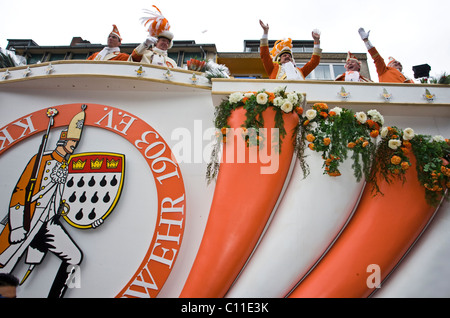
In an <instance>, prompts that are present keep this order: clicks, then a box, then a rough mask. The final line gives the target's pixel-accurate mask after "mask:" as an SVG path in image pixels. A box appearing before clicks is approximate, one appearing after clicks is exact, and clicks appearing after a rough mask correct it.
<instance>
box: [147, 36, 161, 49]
mask: <svg viewBox="0 0 450 318" xmlns="http://www.w3.org/2000/svg"><path fill="white" fill-rule="evenodd" d="M157 41H158V39H157V38H155V37H153V36H150V35H149V36H148V37H147V38H146V39H145V41H144V44H145V46H147V47H149V46H151V45H153V44H155V43H156V42H157Z"/></svg>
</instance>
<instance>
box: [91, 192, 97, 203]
mask: <svg viewBox="0 0 450 318" xmlns="http://www.w3.org/2000/svg"><path fill="white" fill-rule="evenodd" d="M97 201H98V196H97V191H95V193H94V195H93V196H92V198H91V202H92V203H97Z"/></svg>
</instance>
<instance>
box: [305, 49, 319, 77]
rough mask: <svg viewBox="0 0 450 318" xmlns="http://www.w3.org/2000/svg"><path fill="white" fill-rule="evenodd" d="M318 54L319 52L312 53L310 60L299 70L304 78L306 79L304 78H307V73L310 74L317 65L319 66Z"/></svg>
mask: <svg viewBox="0 0 450 318" xmlns="http://www.w3.org/2000/svg"><path fill="white" fill-rule="evenodd" d="M320 52H321V51H319V52H314V53H313V55H312V56H311V59H310V60H309V61H308V63H306V64H305V65H303V67H302V68H301V69H300V71H301V72H302V74H303V77H304V78H306V76H308V75H309V73H311V72H312V71H313V70H314V69H315V68H316V67H317V65H319V63H320Z"/></svg>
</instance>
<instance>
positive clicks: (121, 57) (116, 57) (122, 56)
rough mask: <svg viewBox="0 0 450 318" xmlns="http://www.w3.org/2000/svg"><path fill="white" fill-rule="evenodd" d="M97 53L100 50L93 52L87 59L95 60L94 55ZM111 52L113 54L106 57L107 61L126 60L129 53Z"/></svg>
mask: <svg viewBox="0 0 450 318" xmlns="http://www.w3.org/2000/svg"><path fill="white" fill-rule="evenodd" d="M98 53H100V52H95V53H94V54H92V55H91V56H89V57H88V60H91V61H93V60H95V57H96V56H97V55H98ZM111 54H114V56H113V57H111V58H109V59H107V60H108V61H128V57H129V55H128V54H127V53H121V52H114V53H111ZM109 55H110V54H109Z"/></svg>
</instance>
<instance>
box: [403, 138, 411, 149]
mask: <svg viewBox="0 0 450 318" xmlns="http://www.w3.org/2000/svg"><path fill="white" fill-rule="evenodd" d="M403 146H405V147H406V148H408V149H411V143H410V142H409V140H403Z"/></svg>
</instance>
